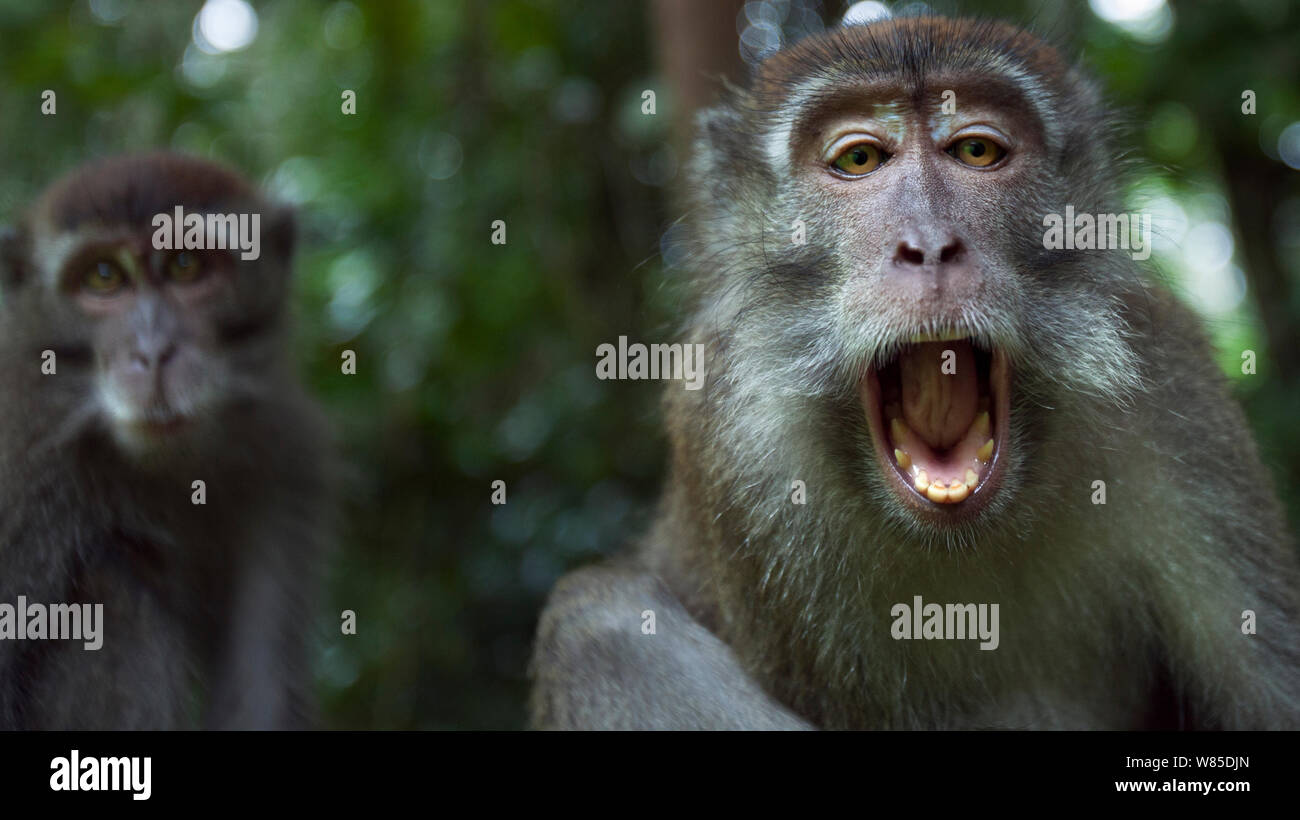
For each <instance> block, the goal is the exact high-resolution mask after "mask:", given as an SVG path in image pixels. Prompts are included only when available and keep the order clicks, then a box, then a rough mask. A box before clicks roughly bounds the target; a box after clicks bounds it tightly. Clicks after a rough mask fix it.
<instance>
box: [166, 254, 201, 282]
mask: <svg viewBox="0 0 1300 820" xmlns="http://www.w3.org/2000/svg"><path fill="white" fill-rule="evenodd" d="M202 275H203V262H202V261H201V260H200V259H199V257H198V254H193V253H190V252H189V251H181V252H180V253H178V254H176V255H175V256H173V257H172V258H171V261H170V262H168V263H167V278H168V279H170V280H171V281H173V282H193V281H194V280H195V279H198V278H199V277H200V276H202Z"/></svg>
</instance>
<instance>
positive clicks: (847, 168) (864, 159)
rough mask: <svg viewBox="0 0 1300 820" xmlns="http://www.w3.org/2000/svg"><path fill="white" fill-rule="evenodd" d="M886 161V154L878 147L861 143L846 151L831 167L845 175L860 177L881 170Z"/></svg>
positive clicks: (851, 146)
mask: <svg viewBox="0 0 1300 820" xmlns="http://www.w3.org/2000/svg"><path fill="white" fill-rule="evenodd" d="M886 159H887V157H886V155H885V152H884V151H881V150H880V148H879V147H878V146H875V145H872V144H871V143H869V142H860V143H858V144H857V145H850V146H849V147H848V148H846V149H844V151H843V152H842V153H841V154H840V155H839V156H838V157H836V158H835V161H834V162H832V163H831V165H832V166H833V167H834V168H835V170H837V171H839V172H840V173H841V174H843V175H846V176H851V177H860V176H865V175H867V174H869V173H871V172H872V171H874V170H876V169H877V168H879V167H880V165H881V163H883V162H884V161H885V160H886Z"/></svg>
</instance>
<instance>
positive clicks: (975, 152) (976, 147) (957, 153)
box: [948, 137, 1007, 168]
mask: <svg viewBox="0 0 1300 820" xmlns="http://www.w3.org/2000/svg"><path fill="white" fill-rule="evenodd" d="M948 153H949V154H952V155H953V156H954V157H956V158H957V161H958V162H960V163H962V164H963V165H970V166H972V167H975V168H987V167H988V166H990V165H992V164H993V163H995V162H997V161H998V160H1000V159H1002V158H1003V157H1005V156H1006V155H1007V152H1006V149H1005V148H1003V147H1002V146H1001V145H998V144H997V143H996V142H994V141H993V140H991V139H987V138H985V137H967V138H966V139H963V140H959V141H958V142H957V143H956V144H954V145H953V146H952V147H951V148H949V149H948Z"/></svg>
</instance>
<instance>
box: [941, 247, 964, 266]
mask: <svg viewBox="0 0 1300 820" xmlns="http://www.w3.org/2000/svg"><path fill="white" fill-rule="evenodd" d="M961 254H962V245H961V242H952V243H950V244H948V245H945V246H944V248H943V250H941V251H939V264H940V265H942V264H944V263H946V262H955V261H957V260H958V259H960V258H961Z"/></svg>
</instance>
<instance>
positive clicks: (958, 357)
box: [898, 339, 980, 450]
mask: <svg viewBox="0 0 1300 820" xmlns="http://www.w3.org/2000/svg"><path fill="white" fill-rule="evenodd" d="M898 373H899V381H900V387H901V388H902V390H901V396H902V410H903V419H904V420H905V421H906V422H907V425H908V427H910V428H911V429H912V431H913V432H914V433H916V435H917V436H919V437H920V438H921V440H923V441H924V442H925V443H926V444H928V445H930V447H932V448H934V449H938V450H945V449H947V448H949V447H952V446H953V445H954V444H956V443H957V442H958V441H960V440H961V438H962V436H964V435H965V434H966V431H967V430H969V429H970V426H971V422H972V421H974V420H975V413H976V412H977V410H978V408H979V398H980V397H979V374H978V369H977V367H976V364H975V348H974V347H972V346H971V343H970V342H969V341H967V340H965V339H961V340H957V341H949V342H920V343H918V344H914V345H910V346H909V347H907V348H906V349H905V350H904V351H903V352H902V354H901V355H900V356H899V358H898Z"/></svg>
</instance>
